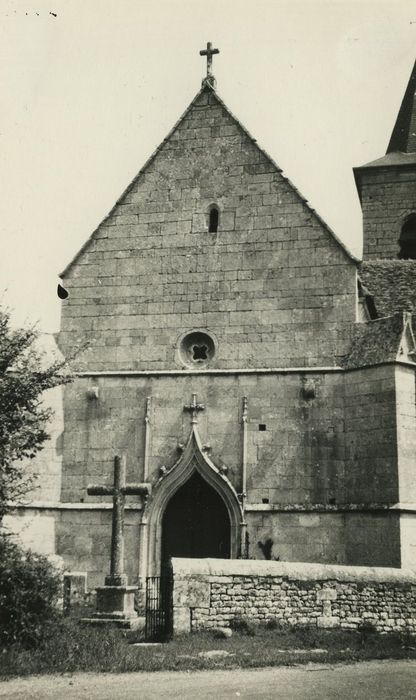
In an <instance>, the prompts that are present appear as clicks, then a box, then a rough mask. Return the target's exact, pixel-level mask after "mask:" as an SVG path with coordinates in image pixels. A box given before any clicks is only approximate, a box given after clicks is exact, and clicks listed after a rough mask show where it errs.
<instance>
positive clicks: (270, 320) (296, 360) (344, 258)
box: [60, 88, 356, 370]
mask: <svg viewBox="0 0 416 700" xmlns="http://www.w3.org/2000/svg"><path fill="white" fill-rule="evenodd" d="M212 204H215V205H216V206H218V208H219V212H220V222H219V228H218V232H217V233H209V232H208V211H209V207H210V206H211V205H212ZM64 283H65V286H66V287H67V289H68V290H69V292H70V296H69V299H68V300H67V301H65V302H64V304H63V316H62V331H61V335H60V344H61V347H62V348H63V350H64V351H65V350H66V349H68V348H69V347H73V345H74V344H78V343H80V342H81V341H83V340H85V339H86V338H87V339H89V340H90V341H91V342H92V344H93V345H92V347H91V350H90V351H89V352H88V353H86V354H85V355H84V366H85V367H86V368H88V369H97V370H103V369H114V368H115V367H117V368H118V369H120V370H123V369H175V368H178V366H179V367H180V366H181V365H180V362H178V353H177V344H178V340H179V338H180V336H181V335H182V334H184V333H186V332H188V331H191V330H193V329H207V330H209V331H210V332H211V333H212V335H213V337H214V338H215V340H216V342H217V352H216V356H215V358H214V360H213V362H212V366H213V367H222V368H231V367H273V366H290V365H292V366H304V365H307V366H308V365H311V366H316V365H328V364H329V365H333V364H336V363H337V362H338V358H339V357H340V356H341V355H343V354H345V351H346V346H347V344H348V334H347V333H346V330H345V324H350V323H353V322H354V320H355V294H356V281H355V265H354V263H353V261H352V259H351V258H349V257H348V255H347V254H346V252H345V250H344V249H343V248H342V247H341V245H340V244H339V243H338V242H337V241H336V240H335V239H334V238H332V236H331V234H330V233H329V231H328V229H327V228H326V226H325V225H324V224H323V222H321V221H320V219H319V218H318V217H317V215H316V214H315V213H314V212H313V210H311V209H310V207H309V206H308V205H307V203H306V202H305V200H303V199H302V198H301V197H300V195H299V193H298V192H297V191H296V189H295V188H294V187H293V186H292V185H291V183H289V181H288V180H287V178H285V177H284V175H283V174H282V172H281V171H280V170H279V169H278V168H277V167H276V165H275V164H274V163H273V162H272V161H271V160H270V159H269V158H268V157H267V156H266V155H265V154H264V152H263V151H261V149H260V148H259V147H258V146H257V145H256V144H255V142H254V141H253V140H252V139H251V137H250V136H249V135H248V133H247V132H246V131H245V130H244V129H243V128H242V127H241V125H240V124H239V123H238V122H237V121H236V120H235V119H234V117H233V116H232V115H231V114H230V113H229V112H228V110H227V109H226V108H225V106H224V105H223V104H222V103H221V101H220V100H219V98H218V97H217V96H216V94H215V93H214V92H213V91H212V90H211V89H210V88H205V89H204V90H202V91H201V92H200V93H199V94H198V96H197V98H196V99H195V101H194V102H193V103H192V104H191V106H190V108H189V109H188V111H187V112H186V113H185V116H184V117H183V118H182V120H181V121H180V122H178V124H177V126H176V127H175V128H174V130H173V131H172V132H171V134H170V135H169V137H168V138H167V139H166V140H165V141H164V142H163V144H162V145H161V147H160V148H159V149H158V150H157V152H156V154H155V155H154V157H153V158H151V159H150V161H149V162H148V164H147V165H146V166H145V168H144V169H143V170H142V171H141V173H140V174H139V175H138V177H137V178H136V179H135V180H134V181H133V183H132V185H131V186H130V187H129V188H128V190H127V191H126V192H125V193H124V195H123V196H122V197H121V198H120V200H119V201H118V203H117V204H116V205H115V207H114V208H113V210H112V211H111V212H110V214H109V216H108V217H107V218H106V219H105V220H104V221H103V223H102V224H101V225H100V226H99V228H98V229H97V230H96V231H95V232H94V234H93V236H92V237H91V239H90V241H89V242H88V243H87V244H86V246H85V247H84V249H83V251H82V252H81V254H79V255H78V256H77V257H76V258H75V260H74V261H73V263H72V264H71V265H70V266H69V267H68V268H67V270H66V271H65V273H64Z"/></svg>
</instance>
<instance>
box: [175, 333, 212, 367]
mask: <svg viewBox="0 0 416 700" xmlns="http://www.w3.org/2000/svg"><path fill="white" fill-rule="evenodd" d="M214 354H215V345H214V341H213V340H212V338H211V337H210V336H209V335H208V333H203V332H202V331H193V333H188V335H186V336H185V337H184V338H183V339H182V342H181V345H180V355H181V360H182V362H184V363H185V364H186V365H194V366H195V365H196V366H198V367H200V366H203V365H206V364H208V362H209V361H210V360H212V358H213V357H214Z"/></svg>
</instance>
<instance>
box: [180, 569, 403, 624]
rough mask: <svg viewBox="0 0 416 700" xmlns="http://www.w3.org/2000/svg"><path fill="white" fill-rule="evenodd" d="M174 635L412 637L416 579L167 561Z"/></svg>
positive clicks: (399, 574) (390, 573) (388, 572)
mask: <svg viewBox="0 0 416 700" xmlns="http://www.w3.org/2000/svg"><path fill="white" fill-rule="evenodd" d="M172 565H173V576H174V589H173V614H174V631H175V632H176V633H178V632H191V631H196V630H198V629H209V628H213V627H228V626H229V625H230V622H231V621H232V620H233V619H235V618H238V617H244V618H246V619H247V620H250V621H252V622H255V623H261V622H263V623H264V622H266V621H267V620H278V621H280V622H281V623H282V624H288V625H291V626H295V627H296V626H304V625H312V626H316V627H323V628H329V627H331V628H336V627H338V628H341V629H357V628H358V627H359V626H360V625H361V624H362V623H372V624H373V625H374V626H375V627H376V628H377V630H379V631H381V632H393V631H405V630H406V631H409V632H413V633H414V632H416V574H415V573H413V572H410V571H403V570H401V571H397V570H394V569H371V568H367V567H342V566H325V565H320V564H286V563H281V562H259V561H245V560H234V561H227V560H219V559H205V560H202V559H173V560H172Z"/></svg>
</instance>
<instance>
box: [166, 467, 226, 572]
mask: <svg viewBox="0 0 416 700" xmlns="http://www.w3.org/2000/svg"><path fill="white" fill-rule="evenodd" d="M230 547H231V527H230V517H229V515H228V511H227V507H226V505H225V503H224V501H223V499H222V498H221V496H220V495H219V493H217V491H216V490H215V489H214V488H213V487H212V486H210V485H209V484H208V483H207V482H206V481H205V479H203V477H202V476H201V475H200V474H199V473H198V472H197V471H194V472H193V474H192V475H191V476H190V478H189V479H188V480H187V481H186V482H185V483H184V484H183V486H181V487H180V488H179V489H178V491H176V493H175V494H174V495H173V496H172V498H171V499H170V501H169V503H168V505H167V506H166V510H165V512H164V514H163V519H162V557H161V558H162V567H163V566H164V565H166V564H167V562H168V561H169V559H170V557H190V558H194V557H198V558H204V557H214V558H221V559H228V558H229V557H230V553H231V552H230Z"/></svg>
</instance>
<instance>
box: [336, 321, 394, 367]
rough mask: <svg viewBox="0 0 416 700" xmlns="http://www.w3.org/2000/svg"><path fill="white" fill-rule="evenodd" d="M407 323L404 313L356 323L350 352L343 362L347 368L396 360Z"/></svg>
mask: <svg viewBox="0 0 416 700" xmlns="http://www.w3.org/2000/svg"><path fill="white" fill-rule="evenodd" d="M405 324H406V319H404V317H403V314H401V313H397V314H395V315H394V316H388V317H387V318H378V319H376V320H374V321H368V322H367V323H356V324H355V326H354V330H353V341H352V345H351V350H350V352H349V354H348V355H347V356H346V357H345V358H344V360H343V361H342V362H341V365H342V366H343V367H344V368H345V369H353V368H355V367H365V366H366V365H376V364H379V363H381V362H394V361H395V360H396V359H397V355H398V352H399V349H400V344H401V340H402V336H403V332H404V328H405Z"/></svg>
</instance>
